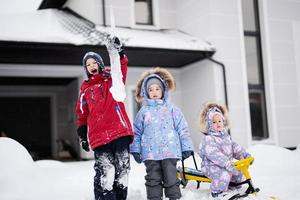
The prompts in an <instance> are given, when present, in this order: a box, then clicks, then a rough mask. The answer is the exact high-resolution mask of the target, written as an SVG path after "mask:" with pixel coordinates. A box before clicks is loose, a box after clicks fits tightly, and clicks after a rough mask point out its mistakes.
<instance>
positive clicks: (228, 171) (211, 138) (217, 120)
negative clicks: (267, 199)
mask: <svg viewBox="0 0 300 200" xmlns="http://www.w3.org/2000/svg"><path fill="white" fill-rule="evenodd" d="M200 127H201V129H202V131H203V133H204V138H203V139H202V142H201V144H200V146H199V154H200V157H201V159H202V162H201V170H202V171H203V172H204V174H205V175H206V176H207V177H209V178H210V179H211V185H210V189H211V195H212V197H213V199H214V200H217V199H218V200H219V199H223V198H226V199H229V198H230V197H231V196H233V195H235V194H236V193H234V192H228V186H229V182H241V180H242V178H243V174H242V173H241V172H240V171H238V170H236V169H235V168H234V166H233V161H234V159H237V160H240V159H244V158H247V157H249V156H250V154H249V153H247V152H246V151H245V149H243V148H242V147H241V146H240V145H238V144H237V143H236V142H234V141H233V140H232V138H231V136H230V135H229V134H228V132H227V128H228V117H227V109H226V108H225V107H224V106H222V105H219V104H216V103H207V104H206V105H205V107H204V109H203V110H202V111H201V113H200Z"/></svg>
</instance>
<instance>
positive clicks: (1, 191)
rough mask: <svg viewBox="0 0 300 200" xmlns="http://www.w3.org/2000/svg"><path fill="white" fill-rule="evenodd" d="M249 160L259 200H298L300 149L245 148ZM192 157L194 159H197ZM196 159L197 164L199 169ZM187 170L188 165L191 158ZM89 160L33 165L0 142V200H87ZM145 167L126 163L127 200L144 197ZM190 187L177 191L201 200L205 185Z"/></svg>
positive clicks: (13, 145) (188, 199)
mask: <svg viewBox="0 0 300 200" xmlns="http://www.w3.org/2000/svg"><path fill="white" fill-rule="evenodd" d="M248 151H249V152H250V153H251V154H252V155H253V156H254V157H255V161H254V164H253V165H252V166H251V167H250V173H251V175H252V179H253V183H254V185H255V186H256V187H259V188H260V189H261V192H259V194H260V197H261V198H259V199H267V198H265V197H264V195H274V196H276V197H277V198H278V199H280V200H297V199H300V191H299V188H300V150H299V148H298V150H295V151H290V150H287V149H284V148H281V147H276V146H270V145H256V146H252V147H250V148H249V149H248ZM197 159H198V157H197ZM199 163H200V162H199V160H198V165H199ZM187 166H190V167H193V162H192V159H188V161H187ZM93 176H94V171H93V161H82V162H59V161H54V160H41V161H35V162H34V161H33V160H32V158H31V157H30V155H29V153H28V152H27V150H26V149H25V148H24V147H23V146H22V145H21V144H19V143H18V142H16V141H14V140H12V139H10V138H5V137H2V138H0V199H1V200H19V199H20V200H37V199H38V200H40V199H43V200H54V199H55V200H92V199H93ZM144 176H145V168H144V165H143V164H140V165H139V164H137V163H135V162H134V160H133V159H131V173H130V176H129V194H128V200H141V199H146V191H145V186H144ZM200 187H201V188H200V189H196V183H195V182H190V183H189V184H188V186H187V188H185V189H182V194H183V197H182V199H183V200H192V199H199V200H205V199H208V196H209V189H208V188H209V185H208V184H203V183H202V185H201V186H200Z"/></svg>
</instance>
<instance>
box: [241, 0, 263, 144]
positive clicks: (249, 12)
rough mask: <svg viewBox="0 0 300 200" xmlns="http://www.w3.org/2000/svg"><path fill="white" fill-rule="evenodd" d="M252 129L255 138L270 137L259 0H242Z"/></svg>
mask: <svg viewBox="0 0 300 200" xmlns="http://www.w3.org/2000/svg"><path fill="white" fill-rule="evenodd" d="M242 11H243V12H242V13H243V25H244V42H245V51H246V65H247V79H248V92H249V102H250V115H251V130H252V138H253V139H254V140H261V139H265V138H268V137H269V133H268V122H267V112H266V98H265V86H264V78H263V77H264V75H263V64H262V51H261V37H260V26H259V14H258V1H257V0H242Z"/></svg>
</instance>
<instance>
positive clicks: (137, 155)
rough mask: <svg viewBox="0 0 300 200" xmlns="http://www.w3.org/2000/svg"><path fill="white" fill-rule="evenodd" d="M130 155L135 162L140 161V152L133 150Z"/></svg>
mask: <svg viewBox="0 0 300 200" xmlns="http://www.w3.org/2000/svg"><path fill="white" fill-rule="evenodd" d="M132 156H133V158H134V160H135V161H136V162H137V163H142V159H141V154H139V153H137V152H134V153H132Z"/></svg>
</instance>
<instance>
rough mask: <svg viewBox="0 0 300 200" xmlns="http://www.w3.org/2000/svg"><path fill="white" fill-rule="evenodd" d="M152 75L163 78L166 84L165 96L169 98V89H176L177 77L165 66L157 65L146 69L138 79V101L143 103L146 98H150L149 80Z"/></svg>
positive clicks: (136, 92)
mask: <svg viewBox="0 0 300 200" xmlns="http://www.w3.org/2000/svg"><path fill="white" fill-rule="evenodd" d="M151 77H156V78H159V79H160V80H161V82H162V83H163V85H164V88H163V89H164V96H163V98H164V99H165V100H167V98H168V91H172V90H174V89H175V79H174V77H173V75H172V74H171V73H170V72H169V71H168V70H167V69H164V68H160V67H155V68H152V69H150V70H147V71H145V72H144V73H143V74H142V75H141V77H140V79H139V80H138V81H137V84H136V90H135V99H136V101H137V102H138V103H142V102H143V100H144V98H148V96H147V93H148V92H147V88H146V87H147V86H146V85H147V84H146V83H147V80H149V78H151Z"/></svg>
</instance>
